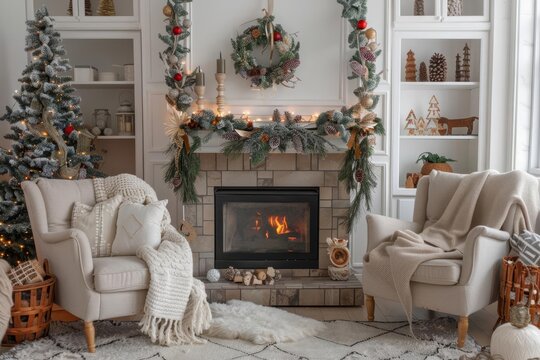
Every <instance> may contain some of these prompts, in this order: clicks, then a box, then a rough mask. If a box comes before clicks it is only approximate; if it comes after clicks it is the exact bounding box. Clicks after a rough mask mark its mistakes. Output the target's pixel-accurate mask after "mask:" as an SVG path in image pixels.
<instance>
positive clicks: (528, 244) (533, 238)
mask: <svg viewBox="0 0 540 360" xmlns="http://www.w3.org/2000/svg"><path fill="white" fill-rule="evenodd" d="M510 244H511V245H512V249H513V250H514V251H515V252H516V253H517V255H518V256H519V258H520V260H521V261H523V263H524V264H525V265H536V266H540V235H538V234H535V233H533V232H530V231H527V230H525V231H523V232H522V233H521V234H519V235H518V234H514V236H513V237H512V239H511V240H510Z"/></svg>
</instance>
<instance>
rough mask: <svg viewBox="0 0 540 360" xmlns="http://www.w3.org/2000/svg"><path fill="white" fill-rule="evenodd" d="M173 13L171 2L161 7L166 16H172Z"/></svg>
mask: <svg viewBox="0 0 540 360" xmlns="http://www.w3.org/2000/svg"><path fill="white" fill-rule="evenodd" d="M173 14H174V10H173V8H172V6H171V4H167V5H165V7H164V8H163V15H165V16H166V17H172V16H173Z"/></svg>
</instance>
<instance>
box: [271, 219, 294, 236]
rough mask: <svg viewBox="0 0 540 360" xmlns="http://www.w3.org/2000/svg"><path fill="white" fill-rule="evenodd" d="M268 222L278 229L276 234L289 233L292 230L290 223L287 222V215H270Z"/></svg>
mask: <svg viewBox="0 0 540 360" xmlns="http://www.w3.org/2000/svg"><path fill="white" fill-rule="evenodd" d="M268 222H269V223H270V226H272V227H273V228H274V229H276V234H278V235H283V234H288V233H290V232H291V230H289V225H288V224H287V217H286V216H282V217H280V216H278V215H275V216H270V217H268Z"/></svg>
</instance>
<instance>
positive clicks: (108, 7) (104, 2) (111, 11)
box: [98, 0, 116, 16]
mask: <svg viewBox="0 0 540 360" xmlns="http://www.w3.org/2000/svg"><path fill="white" fill-rule="evenodd" d="M98 15H99V16H116V10H115V8H114V0H100V1H99V7H98Z"/></svg>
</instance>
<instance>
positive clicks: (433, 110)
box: [426, 95, 441, 135]
mask: <svg viewBox="0 0 540 360" xmlns="http://www.w3.org/2000/svg"><path fill="white" fill-rule="evenodd" d="M440 118H441V109H440V107H439V100H437V98H436V97H435V95H433V96H432V97H431V99H430V100H429V109H428V115H427V116H426V119H427V120H428V123H427V126H426V129H427V130H430V132H431V135H438V134H439V133H438V132H437V129H438V128H439V119H440Z"/></svg>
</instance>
